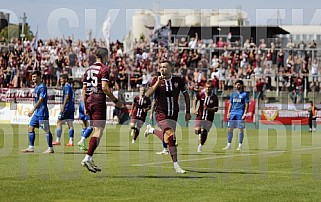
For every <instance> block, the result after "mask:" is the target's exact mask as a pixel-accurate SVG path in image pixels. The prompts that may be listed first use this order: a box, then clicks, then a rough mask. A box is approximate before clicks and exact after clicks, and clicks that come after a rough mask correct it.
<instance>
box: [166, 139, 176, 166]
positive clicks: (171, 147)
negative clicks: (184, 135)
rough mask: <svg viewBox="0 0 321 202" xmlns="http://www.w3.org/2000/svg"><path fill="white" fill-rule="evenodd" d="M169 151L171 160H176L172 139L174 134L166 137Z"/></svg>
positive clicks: (174, 145)
mask: <svg viewBox="0 0 321 202" xmlns="http://www.w3.org/2000/svg"><path fill="white" fill-rule="evenodd" d="M168 145H169V153H170V154H171V157H172V160H173V162H177V147H176V144H175V140H174V135H172V136H171V137H170V138H169V139H168Z"/></svg>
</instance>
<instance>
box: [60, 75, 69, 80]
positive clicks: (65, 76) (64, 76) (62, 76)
mask: <svg viewBox="0 0 321 202" xmlns="http://www.w3.org/2000/svg"><path fill="white" fill-rule="evenodd" d="M61 78H64V79H67V80H68V78H69V77H68V74H62V75H61Z"/></svg>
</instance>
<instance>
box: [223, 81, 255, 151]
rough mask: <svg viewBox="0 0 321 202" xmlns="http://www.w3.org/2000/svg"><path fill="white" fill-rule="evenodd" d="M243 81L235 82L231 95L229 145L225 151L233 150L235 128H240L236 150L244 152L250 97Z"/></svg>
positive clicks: (228, 115) (228, 116) (228, 114)
mask: <svg viewBox="0 0 321 202" xmlns="http://www.w3.org/2000/svg"><path fill="white" fill-rule="evenodd" d="M243 85H244V84H243V81H242V80H237V81H236V82H235V89H236V90H234V91H233V92H232V93H231V95H230V103H229V105H228V109H227V118H228V119H229V122H228V128H229V130H228V133H227V145H226V147H224V148H223V150H229V149H231V148H232V146H231V143H232V139H233V130H234V128H239V129H240V133H239V146H238V148H237V149H236V150H238V151H241V150H242V143H243V138H244V128H245V123H244V120H245V117H246V114H247V110H248V106H249V96H248V94H247V93H246V92H245V91H244V89H243Z"/></svg>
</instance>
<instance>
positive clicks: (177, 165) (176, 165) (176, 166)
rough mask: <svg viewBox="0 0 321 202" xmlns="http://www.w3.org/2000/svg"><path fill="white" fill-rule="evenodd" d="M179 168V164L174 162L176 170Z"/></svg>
mask: <svg viewBox="0 0 321 202" xmlns="http://www.w3.org/2000/svg"><path fill="white" fill-rule="evenodd" d="M178 167H179V164H178V162H177V161H176V162H174V168H175V169H176V168H178Z"/></svg>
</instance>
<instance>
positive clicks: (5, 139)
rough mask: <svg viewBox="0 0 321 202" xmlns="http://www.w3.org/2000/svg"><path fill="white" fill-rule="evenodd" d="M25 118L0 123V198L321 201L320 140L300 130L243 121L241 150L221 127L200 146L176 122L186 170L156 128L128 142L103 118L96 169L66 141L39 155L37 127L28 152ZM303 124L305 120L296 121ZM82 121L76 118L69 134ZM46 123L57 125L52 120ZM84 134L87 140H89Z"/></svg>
mask: <svg viewBox="0 0 321 202" xmlns="http://www.w3.org/2000/svg"><path fill="white" fill-rule="evenodd" d="M26 128H27V126H26V125H22V126H21V125H19V126H18V125H0V160H1V164H0V170H1V172H2V174H1V175H0V182H1V183H0V201H44V200H49V201H320V195H321V190H320V185H321V180H320V179H321V178H320V175H321V174H320V167H321V166H320V165H321V162H320V161H321V159H320V148H321V141H320V138H319V136H318V135H317V134H312V133H309V132H306V131H302V132H301V131H299V129H297V130H296V131H289V130H287V131H286V130H280V129H278V128H277V127H276V126H273V127H270V130H268V131H267V130H260V131H259V130H255V129H247V130H246V132H245V139H244V144H243V151H242V152H237V151H235V148H236V147H237V144H238V141H237V140H238V137H237V136H238V135H237V132H236V131H235V133H234V135H235V137H234V139H233V149H232V150H230V151H222V148H223V147H224V146H225V145H226V134H227V130H226V129H225V128H215V127H213V128H212V130H211V131H210V133H209V135H208V140H207V142H206V144H205V145H204V147H203V152H202V153H197V152H196V150H197V145H198V136H196V135H195V134H194V129H193V127H190V128H184V127H183V128H181V127H178V130H177V141H178V155H179V156H178V158H179V160H180V165H181V167H182V168H183V169H185V170H187V174H185V175H184V174H176V173H175V172H174V169H173V163H172V161H171V157H170V155H165V156H162V155H157V154H155V152H156V151H160V150H161V149H162V146H161V141H160V140H159V139H158V138H156V136H153V135H150V136H149V137H148V138H144V137H143V131H144V129H145V127H143V128H142V130H141V132H140V136H139V137H138V140H137V142H136V144H131V137H130V135H129V133H128V132H129V130H130V128H129V126H121V127H120V126H117V127H116V126H107V127H106V130H105V132H104V136H103V138H102V139H101V141H100V144H99V147H98V148H97V150H96V152H95V155H94V160H95V163H96V164H97V165H98V166H99V167H101V168H102V172H99V173H96V174H94V173H90V172H88V171H87V169H85V168H84V167H81V166H80V161H81V160H82V159H83V158H84V156H85V153H84V152H82V151H80V150H79V149H78V147H77V146H75V147H66V146H64V145H65V144H66V143H67V142H68V138H69V137H68V129H67V127H66V126H65V127H64V128H63V129H64V130H63V133H64V134H63V141H64V144H62V145H61V146H57V147H55V153H54V154H52V155H44V154H42V153H41V152H42V151H44V150H45V149H46V148H47V144H46V138H45V136H44V135H43V133H42V132H41V133H40V134H39V132H38V131H36V134H37V135H36V137H37V138H36V143H35V153H34V154H23V153H21V152H20V150H21V149H24V148H26V147H27V146H28V134H27V133H26ZM302 128H303V127H302ZM80 130H81V127H80V125H79V124H75V134H76V135H75V142H77V141H78V140H79V139H80V135H79V134H80ZM51 131H55V128H54V127H52V128H51ZM88 141H89V140H87V141H86V142H87V144H88Z"/></svg>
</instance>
